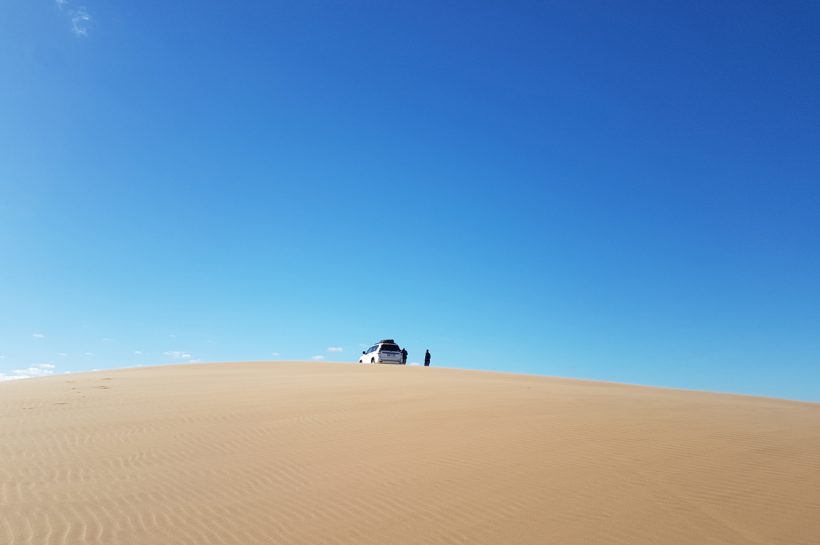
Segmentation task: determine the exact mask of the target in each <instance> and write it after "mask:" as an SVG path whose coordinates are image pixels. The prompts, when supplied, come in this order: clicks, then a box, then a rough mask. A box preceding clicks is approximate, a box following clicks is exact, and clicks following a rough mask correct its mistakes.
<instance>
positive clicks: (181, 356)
mask: <svg viewBox="0 0 820 545" xmlns="http://www.w3.org/2000/svg"><path fill="white" fill-rule="evenodd" d="M162 355H163V356H170V357H172V358H174V359H177V360H187V359H190V358H191V355H190V354H189V353H188V352H182V351H181V350H169V351H167V352H163V353H162Z"/></svg>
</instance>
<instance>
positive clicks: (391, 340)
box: [378, 339, 396, 344]
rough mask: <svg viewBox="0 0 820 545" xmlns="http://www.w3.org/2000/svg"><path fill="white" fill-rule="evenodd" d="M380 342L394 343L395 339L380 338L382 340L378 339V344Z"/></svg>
mask: <svg viewBox="0 0 820 545" xmlns="http://www.w3.org/2000/svg"><path fill="white" fill-rule="evenodd" d="M381 343H390V344H396V341H394V340H393V339H382V340H380V341H379V343H378V344H381Z"/></svg>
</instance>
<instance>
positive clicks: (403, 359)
mask: <svg viewBox="0 0 820 545" xmlns="http://www.w3.org/2000/svg"><path fill="white" fill-rule="evenodd" d="M401 364H402V365H407V349H406V348H402V349H401Z"/></svg>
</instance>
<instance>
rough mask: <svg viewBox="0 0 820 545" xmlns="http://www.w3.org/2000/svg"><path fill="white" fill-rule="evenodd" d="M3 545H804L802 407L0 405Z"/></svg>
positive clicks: (268, 398)
mask: <svg viewBox="0 0 820 545" xmlns="http://www.w3.org/2000/svg"><path fill="white" fill-rule="evenodd" d="M0 543H1V544H3V545H83V544H110V545H131V544H133V545H174V544H191V545H194V544H196V545H234V544H235V545H254V544H259V545H262V544H264V545H269V544H275V543H277V544H278V543H281V544H329V543H345V544H379V545H388V544H396V543H398V544H402V543H418V544H436V543H442V544H444V543H449V544H455V543H464V544H482V543H493V544H562V545H567V544H569V545H572V544H625V545H626V544H629V545H639V544H664V545H668V544H679V543H680V544H693V545H705V544H716V545H717V544H720V545H726V544H744V545H746V544H766V545H770V544H784V545H786V544H788V545H817V544H820V405H818V404H811V403H798V402H791V401H781V400H775V399H765V398H753V397H744V396H732V395H720V394H707V393H699V392H687V391H677V390H663V389H654V388H643V387H637V386H624V385H617V384H604V383H593V382H581V381H573V380H562V379H553V378H544V377H533V376H520V375H509V374H500V373H482V372H471V371H458V370H447V369H437V368H423V367H402V366H395V367H391V366H364V365H334V364H322V363H297V362H287V363H283V362H271V363H234V364H209V365H189V366H167V367H153V368H141V369H128V370H119V371H105V372H95V373H83V374H73V375H62V376H52V377H48V378H43V379H32V380H26V381H14V382H7V383H2V384H0Z"/></svg>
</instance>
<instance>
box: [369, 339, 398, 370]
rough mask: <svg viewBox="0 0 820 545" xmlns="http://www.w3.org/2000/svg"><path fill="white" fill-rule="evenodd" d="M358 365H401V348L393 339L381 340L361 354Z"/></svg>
mask: <svg viewBox="0 0 820 545" xmlns="http://www.w3.org/2000/svg"><path fill="white" fill-rule="evenodd" d="M359 363H398V364H399V365H401V348H399V345H397V344H396V341H394V340H393V339H382V340H381V341H379V342H377V343H376V344H374V345H373V346H371V347H370V348H368V349H367V350H365V351H363V352H362V357H361V358H359Z"/></svg>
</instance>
